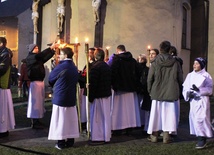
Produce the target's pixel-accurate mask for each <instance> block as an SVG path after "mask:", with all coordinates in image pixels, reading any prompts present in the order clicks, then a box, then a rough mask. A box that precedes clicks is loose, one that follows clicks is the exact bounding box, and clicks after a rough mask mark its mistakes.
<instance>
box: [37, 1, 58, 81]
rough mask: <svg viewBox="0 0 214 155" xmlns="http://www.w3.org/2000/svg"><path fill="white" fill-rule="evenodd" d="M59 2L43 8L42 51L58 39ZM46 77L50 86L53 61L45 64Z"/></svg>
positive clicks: (53, 2)
mask: <svg viewBox="0 0 214 155" xmlns="http://www.w3.org/2000/svg"><path fill="white" fill-rule="evenodd" d="M56 8H57V1H55V0H54V1H52V2H51V3H48V4H47V5H45V6H44V7H43V19H42V25H43V27H42V45H41V50H44V49H45V48H47V47H48V46H47V44H49V43H53V42H54V41H56V39H57V21H56V19H57V18H56ZM45 68H46V77H45V83H46V84H48V77H49V73H50V71H51V60H49V61H48V62H46V63H45Z"/></svg>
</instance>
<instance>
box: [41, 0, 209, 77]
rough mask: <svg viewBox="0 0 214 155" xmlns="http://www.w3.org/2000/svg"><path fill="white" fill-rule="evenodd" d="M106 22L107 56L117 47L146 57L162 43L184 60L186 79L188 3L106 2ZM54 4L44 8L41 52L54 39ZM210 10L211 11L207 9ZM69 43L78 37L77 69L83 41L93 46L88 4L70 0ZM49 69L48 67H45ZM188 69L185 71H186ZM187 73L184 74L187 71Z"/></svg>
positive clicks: (81, 63) (82, 60) (167, 0)
mask: <svg viewBox="0 0 214 155" xmlns="http://www.w3.org/2000/svg"><path fill="white" fill-rule="evenodd" d="M106 1H107V6H106V18H105V24H104V34H103V48H105V47H106V46H110V47H111V48H110V50H109V53H110V55H111V54H112V53H114V52H115V49H116V47H117V46H118V45H119V44H124V45H125V46H126V48H127V50H128V51H131V52H132V54H133V57H135V58H136V57H137V56H138V55H139V54H140V53H146V54H148V53H147V51H146V50H147V46H148V45H150V46H151V48H159V44H160V43H161V42H162V41H163V40H168V41H170V42H171V43H172V45H174V46H175V47H176V48H177V50H178V52H179V56H181V58H183V59H184V66H183V67H184V68H185V75H186V74H187V72H188V71H187V70H188V69H189V67H188V66H189V54H190V53H188V52H186V51H181V33H182V32H181V30H182V3H183V2H189V1H190V0H161V1H157V0H133V1H130V0H106ZM56 7H57V1H51V3H49V4H47V5H45V6H44V9H43V15H44V16H43V29H42V32H43V37H42V48H43V49H44V48H45V47H47V46H46V44H47V43H50V42H52V41H53V40H54V39H55V38H56V36H57V21H56ZM210 10H211V9H210ZM71 13H72V17H71V20H70V24H71V26H70V41H71V43H74V42H75V38H76V37H78V40H79V43H80V44H81V46H80V47H79V59H78V62H79V63H78V66H79V69H82V68H83V66H84V65H85V49H84V48H85V46H84V43H85V38H86V37H88V38H89V45H90V47H92V46H93V45H94V30H95V25H94V20H93V13H92V6H91V0H71ZM47 66H48V67H50V63H49V64H48V63H47ZM187 67H188V68H187ZM186 69H187V70H186Z"/></svg>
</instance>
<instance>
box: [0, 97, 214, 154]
mask: <svg viewBox="0 0 214 155" xmlns="http://www.w3.org/2000/svg"><path fill="white" fill-rule="evenodd" d="M15 98H16V97H14V99H15ZM211 101H212V102H211V115H212V116H211V117H212V118H214V101H213V100H211ZM14 104H16V103H14ZM45 107H46V110H47V112H46V115H45V118H44V119H43V120H42V121H43V122H44V123H45V124H46V125H47V129H45V130H42V131H36V130H32V129H28V130H23V131H14V132H11V133H10V136H9V137H7V138H4V139H0V154H1V155H10V154H11V155H14V154H16V155H29V154H53V155H55V154H60V155H72V154H74V155H214V139H209V140H208V146H207V148H206V149H203V150H196V149H195V144H196V138H195V137H194V136H190V135H189V127H188V123H189V122H188V113H189V103H186V102H181V113H180V115H181V117H180V126H179V128H178V137H177V138H175V142H174V143H171V144H163V143H162V139H161V138H160V142H158V143H155V144H154V143H150V142H149V141H148V140H147V139H146V138H147V136H146V135H143V134H142V131H141V130H140V129H139V128H138V129H134V130H133V132H132V134H131V136H126V135H122V136H117V137H116V136H112V139H111V142H110V143H109V144H105V145H100V146H90V145H88V141H87V139H86V138H85V139H84V138H82V139H81V140H79V139H77V140H76V142H75V144H74V147H73V148H68V149H64V150H62V151H59V150H57V149H55V148H54V144H55V142H54V141H48V140H47V136H48V125H49V123H50V117H51V109H52V104H51V102H50V101H49V102H46V103H45ZM26 108H27V105H22V106H16V107H15V108H14V112H15V118H16V128H20V129H21V128H26V127H29V126H30V123H31V122H30V120H29V119H27V118H26Z"/></svg>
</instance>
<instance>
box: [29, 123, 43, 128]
mask: <svg viewBox="0 0 214 155" xmlns="http://www.w3.org/2000/svg"><path fill="white" fill-rule="evenodd" d="M31 127H32V129H44V128H45V127H44V125H42V124H32V125H31Z"/></svg>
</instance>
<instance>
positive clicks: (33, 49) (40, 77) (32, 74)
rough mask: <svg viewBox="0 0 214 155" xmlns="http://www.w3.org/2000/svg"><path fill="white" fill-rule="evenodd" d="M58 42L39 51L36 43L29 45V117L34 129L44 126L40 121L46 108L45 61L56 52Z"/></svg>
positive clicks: (27, 59) (27, 60) (27, 61)
mask: <svg viewBox="0 0 214 155" xmlns="http://www.w3.org/2000/svg"><path fill="white" fill-rule="evenodd" d="M58 46H59V44H58V43H53V44H52V45H51V46H50V47H49V48H47V49H45V50H43V51H42V52H39V48H38V46H37V45H36V44H30V45H28V46H27V49H28V52H29V53H28V56H27V57H26V64H27V72H28V78H29V79H30V89H29V98H28V108H27V118H31V121H32V125H31V127H32V128H33V129H43V128H44V126H43V125H42V124H41V122H40V121H39V119H40V118H43V117H44V113H45V108H44V100H45V86H44V78H45V68H44V63H45V62H47V61H48V60H49V59H51V58H52V56H53V55H54V54H55V50H54V49H55V48H58Z"/></svg>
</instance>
